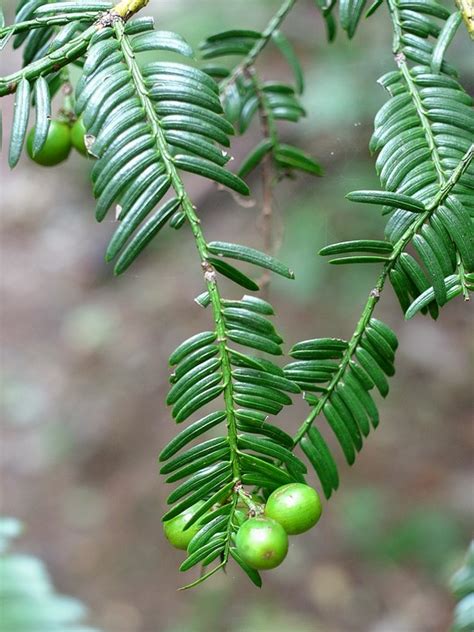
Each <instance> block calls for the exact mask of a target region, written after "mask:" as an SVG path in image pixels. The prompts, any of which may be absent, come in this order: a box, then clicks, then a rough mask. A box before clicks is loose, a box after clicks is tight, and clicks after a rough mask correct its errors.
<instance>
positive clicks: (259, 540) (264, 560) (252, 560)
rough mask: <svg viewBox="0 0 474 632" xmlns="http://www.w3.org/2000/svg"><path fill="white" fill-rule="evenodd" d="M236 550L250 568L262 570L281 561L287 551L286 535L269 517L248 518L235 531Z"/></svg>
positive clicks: (272, 566) (279, 525)
mask: <svg viewBox="0 0 474 632" xmlns="http://www.w3.org/2000/svg"><path fill="white" fill-rule="evenodd" d="M235 543H236V546H237V552H238V553H239V555H240V557H241V558H242V559H243V560H244V562H246V563H247V564H248V565H249V566H250V567H251V568H254V569H256V570H260V571H264V570H269V569H271V568H275V567H276V566H278V565H279V564H281V563H282V562H283V560H284V559H285V557H286V554H287V553H288V536H287V535H286V531H285V530H284V529H283V527H282V526H281V524H279V523H278V522H276V521H275V520H272V519H271V518H265V517H258V518H249V520H247V521H246V522H244V524H243V525H242V526H241V527H240V529H239V530H238V531H237V535H236V538H235Z"/></svg>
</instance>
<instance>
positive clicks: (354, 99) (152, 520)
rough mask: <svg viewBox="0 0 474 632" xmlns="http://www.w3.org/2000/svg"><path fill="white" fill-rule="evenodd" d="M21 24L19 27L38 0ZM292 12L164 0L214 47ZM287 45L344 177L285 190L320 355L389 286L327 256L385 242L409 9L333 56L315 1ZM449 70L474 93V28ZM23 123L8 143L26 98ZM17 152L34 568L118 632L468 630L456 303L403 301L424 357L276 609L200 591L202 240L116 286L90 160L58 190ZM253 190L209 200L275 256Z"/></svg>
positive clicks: (306, 546) (266, 596)
mask: <svg viewBox="0 0 474 632" xmlns="http://www.w3.org/2000/svg"><path fill="white" fill-rule="evenodd" d="M4 4H5V6H6V11H7V21H8V18H10V19H11V16H12V14H13V10H14V3H13V2H10V1H6V2H5V3H4ZM278 6H279V2H278V0H268V1H264V0H259V2H254V1H253V2H250V0H238V1H236V2H233V3H228V2H215V1H213V0H201V1H200V2H199V3H191V2H190V1H189V0H179V1H178V0H175V2H173V3H170V2H165V0H155V1H154V2H151V3H150V6H149V12H151V13H153V14H154V15H155V16H156V18H157V23H158V25H159V26H160V27H161V28H164V29H167V30H176V31H178V32H180V33H181V34H182V35H184V36H185V37H186V38H187V39H188V40H189V41H190V42H191V43H192V44H197V43H198V42H199V41H200V40H202V39H203V38H204V37H205V36H206V35H208V34H211V33H214V32H217V31H220V30H225V29H228V28H236V27H243V28H245V27H247V28H253V29H262V28H263V27H264V25H265V24H266V22H267V20H268V18H269V16H270V15H271V14H272V12H273V11H275V10H276V8H277V7H278ZM284 31H285V33H286V34H287V35H288V36H289V38H290V39H291V40H292V41H293V42H294V43H295V45H296V48H297V50H298V53H299V55H300V56H301V59H302V61H303V65H304V68H305V71H306V85H307V87H306V92H305V95H304V97H303V101H304V104H305V106H306V107H307V110H308V116H307V118H306V119H305V120H304V121H303V123H302V124H300V125H298V126H295V127H291V126H290V125H289V126H287V127H283V128H282V130H283V131H282V133H283V136H284V138H285V139H286V140H289V141H291V142H294V143H295V144H299V146H302V147H305V149H306V150H308V151H310V152H311V153H312V154H313V155H314V156H315V157H316V159H318V160H319V161H320V162H321V163H322V165H323V166H324V169H325V174H326V175H325V177H324V178H322V179H314V180H313V179H311V177H298V179H297V180H294V181H285V182H283V183H281V184H280V185H279V186H278V187H277V189H276V192H275V198H276V202H275V208H276V214H277V221H278V223H279V226H281V229H282V231H281V232H282V237H281V247H280V251H279V257H280V258H281V259H282V260H284V261H285V262H286V263H288V264H289V265H290V266H291V267H292V268H293V269H294V270H295V273H296V281H294V282H289V281H283V282H280V281H276V280H275V281H274V282H272V285H271V300H272V302H273V303H274V305H275V308H276V312H277V318H278V324H279V327H280V329H281V331H282V334H283V337H284V338H285V340H286V341H287V345H288V347H289V346H290V345H291V344H292V343H294V342H296V341H297V340H301V339H304V338H306V337H316V336H330V335H335V336H345V337H348V336H350V335H351V333H352V331H353V328H354V326H355V323H356V321H357V319H358V316H359V314H360V310H361V308H362V306H363V304H364V302H365V299H366V295H367V293H368V291H369V290H370V288H371V287H372V284H373V282H374V278H375V275H376V273H377V272H376V271H375V269H374V268H373V267H370V266H354V267H350V266H349V267H346V268H344V269H341V268H333V267H331V266H329V265H328V264H327V263H326V261H325V260H323V259H321V258H318V256H317V254H316V253H317V251H318V249H319V248H320V247H322V246H323V245H324V244H326V243H330V242H334V241H337V240H343V239H355V238H360V237H364V238H365V237H367V238H369V237H374V238H380V236H381V234H382V231H383V226H384V220H383V218H381V217H380V215H379V213H378V212H377V210H374V209H373V208H369V207H363V206H356V205H351V204H350V203H348V202H347V200H345V199H344V195H345V194H346V193H347V192H348V191H351V190H353V189H356V188H368V189H369V188H378V187H379V184H378V182H377V179H376V177H375V174H374V159H373V157H370V155H369V152H368V149H367V145H368V141H369V138H370V135H371V130H372V121H373V117H374V114H375V112H376V111H377V109H378V108H379V107H380V105H381V104H382V103H383V102H384V100H385V98H386V96H385V94H384V91H383V90H382V88H380V87H379V86H378V85H377V84H376V80H377V78H378V77H379V76H380V75H381V74H383V73H384V72H386V71H387V70H391V69H393V67H394V66H393V62H392V60H391V55H390V47H391V32H390V27H389V21H388V19H387V13H386V9H385V7H382V8H381V9H380V10H379V11H378V12H377V13H376V15H375V16H374V17H373V18H371V19H370V20H369V21H363V22H362V24H361V27H360V29H359V31H358V33H357V34H356V37H355V39H354V41H352V42H347V40H346V37H345V35H344V34H341V33H339V35H338V37H337V40H336V42H335V43H333V44H331V45H328V44H327V43H326V38H325V32H324V26H323V23H322V20H321V18H320V16H319V15H318V12H317V11H316V10H315V8H314V6H313V3H312V2H311V1H310V0H301V2H300V3H298V6H297V8H296V9H295V10H294V12H293V14H292V15H291V16H290V17H289V19H288V20H287V22H286V23H285V26H284ZM449 59H450V61H452V62H453V63H454V65H456V66H457V67H458V68H459V69H460V70H461V77H462V80H463V82H464V85H465V86H466V87H467V88H468V89H471V91H472V88H473V84H474V77H473V75H472V63H471V62H472V58H471V59H470V55H469V40H468V36H467V34H466V32H465V29H463V28H461V29H460V32H459V36H458V38H457V42H456V44H455V45H454V46H453V48H452V49H451V50H450V54H449ZM19 63H20V56H19V55H18V53H14V52H12V51H11V49H8V51H5V52H3V53H2V59H1V64H2V74H5V73H6V72H12V71H13V69H15V68H17V67H18V66H19ZM469 64H471V69H470V67H469ZM260 67H261V69H262V72H263V74H264V76H265V77H267V78H275V79H277V78H284V77H286V78H289V76H290V75H289V71H288V69H287V67H286V66H285V64H284V62H283V61H281V59H280V57H278V55H276V54H275V53H274V51H272V50H270V49H269V50H268V51H267V52H266V53H265V54H264V56H262V60H261V66H260ZM469 71H471V74H469ZM1 105H2V109H3V118H4V135H5V138H4V147H7V146H8V145H7V142H8V134H9V127H10V124H11V114H12V99H11V98H6V99H2V104H1ZM257 137H258V128H252V130H251V131H250V132H249V133H248V135H247V137H246V138H243V139H240V140H239V141H237V142H236V144H235V148H234V154H235V157H236V162H235V164H238V161H239V158H241V157H242V156H243V155H244V154H245V152H246V151H247V150H248V149H249V148H250V147H251V146H253V145H254V144H255V143H256V139H257ZM5 153H6V152H3V155H2V174H1V206H2V214H1V215H2V219H1V228H2V242H1V296H0V299H1V335H2V356H1V369H2V396H1V401H2V408H3V414H2V419H3V421H2V424H3V425H2V436H1V458H2V503H3V506H2V513H3V514H8V515H14V516H17V517H18V518H20V519H21V520H22V521H24V522H25V523H26V525H27V531H26V534H25V535H24V537H23V538H22V539H21V540H20V541H19V542H18V543H17V545H16V548H17V549H21V550H24V551H28V552H30V553H33V554H35V555H37V556H39V557H41V558H42V559H43V560H44V561H45V562H46V563H47V565H48V567H49V569H50V571H51V574H52V576H53V579H54V583H55V585H56V587H57V589H58V590H59V592H62V593H66V594H71V595H75V596H76V597H78V598H80V599H82V600H83V601H84V602H85V603H86V604H88V606H89V607H90V622H91V623H93V624H95V625H97V626H98V627H101V628H102V629H103V630H104V631H106V632H204V631H206V632H207V631H209V630H210V631H212V632H247V631H250V630H252V631H256V632H267V631H268V632H270V631H271V632H280V631H281V632H283V631H285V632H286V631H287V630H292V631H293V632H347V631H350V632H352V631H354V632H366V631H368V632H442V631H445V630H447V629H448V627H449V622H450V620H451V612H452V607H453V601H452V598H451V596H450V594H449V591H448V590H447V588H446V582H447V579H448V578H449V576H450V575H451V573H452V572H453V571H454V570H455V569H456V568H457V567H458V566H459V565H460V563H461V560H462V557H463V554H464V551H465V549H466V547H467V545H468V541H469V538H470V526H471V525H472V517H473V493H472V492H473V486H472V482H473V479H472V468H473V457H472V455H473V452H472V450H473V447H474V445H473V444H474V434H473V426H472V418H471V415H472V404H473V401H472V395H471V394H470V387H471V385H472V377H473V372H472V366H473V364H472V356H473V351H474V348H473V337H472V320H470V316H469V314H468V312H469V309H468V306H466V305H464V304H463V302H462V300H460V299H456V300H455V301H453V302H452V303H450V304H448V305H447V306H446V307H445V308H444V309H443V310H442V313H441V316H440V318H439V321H438V322H437V323H433V322H432V321H431V320H427V319H425V318H423V317H422V316H417V317H416V318H415V319H414V320H413V321H410V322H409V323H405V322H404V320H403V315H402V314H401V312H400V309H399V306H398V303H396V301H395V299H394V296H393V294H392V292H391V289H390V288H388V289H387V291H386V293H385V294H384V297H383V300H382V301H381V303H380V305H379V307H378V309H377V315H378V316H379V317H381V318H382V319H385V320H386V321H387V322H388V323H389V324H390V325H391V326H392V327H393V328H394V329H395V330H396V331H397V333H398V335H399V338H400V348H399V352H398V359H397V374H396V376H395V377H394V378H393V379H392V380H391V389H392V390H391V395H390V396H389V398H388V399H387V401H384V402H383V403H380V409H381V417H382V422H381V425H380V428H379V429H378V430H377V432H376V433H374V434H373V436H371V437H370V440H369V441H368V442H367V444H366V446H365V449H364V450H363V451H362V453H361V454H360V456H359V458H358V460H357V462H356V464H355V466H354V467H353V468H351V469H350V468H348V467H347V466H345V464H344V463H343V459H342V458H341V454H340V451H339V450H338V448H337V447H336V446H335V444H334V443H333V442H332V440H331V443H332V445H334V446H335V451H336V453H337V455H338V457H339V461H338V462H339V464H340V472H341V479H342V482H341V489H340V491H339V492H338V493H337V494H336V495H335V497H334V498H333V499H331V501H330V503H328V504H327V505H326V506H325V509H324V516H323V519H322V520H321V522H320V524H319V525H318V527H317V528H316V529H314V530H312V531H311V532H309V533H307V534H306V535H304V536H301V537H299V538H296V539H293V540H292V543H291V549H290V554H289V555H288V558H287V561H286V562H285V563H284V565H282V566H281V567H280V568H278V569H276V570H275V571H273V572H271V573H267V574H266V575H265V576H264V586H263V588H262V589H261V590H258V589H256V588H254V587H253V586H252V585H250V583H249V582H248V580H247V578H246V577H244V576H243V574H242V573H241V572H240V570H239V569H236V568H235V567H234V565H232V566H230V567H229V570H228V573H227V575H223V574H220V575H218V576H214V577H213V578H212V579H211V580H210V581H209V582H207V583H206V584H205V585H203V586H201V587H199V588H198V589H197V590H194V591H190V592H184V593H183V592H179V593H178V592H176V589H177V587H178V586H180V585H181V584H182V583H183V580H184V577H183V576H182V575H181V576H180V574H179V572H178V570H177V568H178V566H179V563H180V562H181V560H182V557H183V555H182V554H181V552H178V551H175V550H172V549H170V547H169V546H168V545H167V542H166V541H165V539H164V537H163V534H162V529H161V522H160V519H161V515H162V513H163V511H164V508H165V499H166V496H167V494H168V493H169V491H170V489H168V488H167V487H166V486H165V485H164V483H163V480H161V479H160V477H159V475H158V467H157V464H156V460H157V454H158V452H159V451H160V450H161V449H162V448H163V446H164V445H165V444H166V443H167V441H169V439H170V438H171V437H172V436H173V435H174V434H175V427H174V424H173V423H172V421H171V418H170V415H169V411H168V410H167V409H166V407H165V405H164V398H165V394H166V391H167V380H168V369H167V360H166V359H167V357H168V355H169V354H170V352H171V351H172V350H173V349H174V348H175V347H176V346H177V344H178V343H179V342H181V341H182V340H183V339H184V338H186V337H188V336H190V335H192V334H193V333H196V332H198V331H201V330H203V329H206V328H208V327H209V320H208V318H209V315H208V314H207V313H206V311H205V310H203V309H201V308H200V307H198V306H197V305H196V304H195V303H194V302H193V300H192V299H193V297H194V296H196V295H197V294H199V293H200V292H201V291H202V278H201V272H200V268H199V265H198V263H197V258H196V254H195V251H194V245H193V241H192V239H191V238H190V233H189V231H188V230H187V229H186V228H184V229H183V230H181V231H179V232H177V233H175V232H174V231H172V230H171V229H169V230H167V231H166V232H163V234H162V235H161V236H160V238H158V239H157V240H156V241H155V243H154V244H153V245H152V246H151V247H150V248H149V249H148V250H147V252H146V254H144V255H142V256H141V257H140V259H139V260H138V261H137V262H136V263H135V264H134V265H133V266H132V267H131V268H130V270H129V271H128V272H127V273H126V274H125V275H123V276H122V277H120V278H114V277H113V275H112V270H111V267H109V266H107V265H106V264H105V263H104V256H103V255H104V251H105V246H106V244H107V241H108V239H109V237H110V235H111V233H112V231H113V230H114V228H115V227H114V222H113V220H112V219H111V218H109V219H106V220H105V221H104V222H103V223H102V224H100V225H99V224H96V222H95V219H94V216H93V199H92V196H91V194H90V187H89V182H88V171H89V168H90V164H89V163H88V161H87V160H86V159H83V158H81V157H80V156H78V155H74V156H73V155H72V154H71V157H70V159H69V160H68V161H67V162H66V163H65V164H63V165H61V166H60V167H58V168H55V169H51V170H48V169H44V168H42V167H38V166H36V165H35V164H34V163H32V162H31V161H29V160H28V158H27V157H23V158H22V160H21V162H20V164H19V166H18V167H17V168H16V169H15V171H14V172H12V173H10V172H9V171H8V170H7V168H6V160H5ZM251 185H253V187H254V189H253V190H254V192H255V204H254V205H253V206H252V207H249V208H242V207H241V206H239V205H238V204H237V203H236V201H235V200H234V199H233V198H232V197H231V195H230V194H229V193H227V192H223V191H216V189H215V188H213V187H212V186H211V185H208V184H207V183H206V182H204V181H201V180H200V179H199V178H194V179H190V180H189V187H190V190H191V191H192V192H193V198H194V200H195V202H196V204H197V206H198V208H199V212H200V215H201V217H202V219H203V223H204V228H205V232H206V235H207V238H208V239H209V240H210V239H216V238H218V239H222V240H230V241H236V242H241V243H246V244H248V245H251V246H255V247H259V246H260V245H261V237H260V235H259V232H258V229H257V217H258V213H259V204H260V198H259V193H260V191H259V186H260V185H259V178H258V176H257V177H255V178H254V179H253V180H252V181H251ZM226 290H227V288H226ZM233 292H234V290H233V289H232V288H229V291H228V293H229V294H232V293H233ZM305 413H306V406H305V404H304V403H302V402H299V403H297V405H295V406H294V407H292V409H291V410H290V412H289V413H288V412H287V413H286V414H285V412H283V413H282V414H281V416H280V417H279V420H278V421H279V424H280V425H281V426H282V427H284V428H285V429H286V430H287V431H288V432H293V431H295V430H296V428H297V427H298V425H299V424H300V423H301V421H302V419H303V418H304V416H305ZM326 436H328V433H326ZM309 480H310V482H311V481H312V479H311V478H310V479H309ZM313 483H314V484H316V482H315V481H313ZM12 632H13V631H12Z"/></svg>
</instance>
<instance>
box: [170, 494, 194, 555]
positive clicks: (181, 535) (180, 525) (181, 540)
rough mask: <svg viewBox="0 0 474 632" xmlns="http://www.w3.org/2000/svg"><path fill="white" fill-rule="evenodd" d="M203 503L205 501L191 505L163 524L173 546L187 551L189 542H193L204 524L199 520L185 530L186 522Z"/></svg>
mask: <svg viewBox="0 0 474 632" xmlns="http://www.w3.org/2000/svg"><path fill="white" fill-rule="evenodd" d="M202 504H203V501H201V502H199V503H196V504H195V505H193V506H192V507H189V509H186V510H185V511H183V513H180V514H179V515H178V516H175V517H174V518H171V520H167V521H166V522H165V523H164V524H163V531H164V532H165V537H166V539H167V540H168V542H169V543H170V544H171V546H174V547H175V549H181V550H183V551H185V550H186V549H187V548H188V544H189V543H190V542H191V540H192V538H193V537H194V536H195V535H196V533H197V532H198V531H199V530H200V529H201V527H202V524H200V523H199V520H198V521H197V522H195V523H194V524H193V525H191V526H190V527H189V529H186V530H184V527H185V525H186V523H187V522H189V520H191V518H192V517H193V516H194V514H195V513H196V511H197V510H198V509H199V507H201V506H202Z"/></svg>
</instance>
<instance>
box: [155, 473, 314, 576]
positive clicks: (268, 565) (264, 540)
mask: <svg viewBox="0 0 474 632" xmlns="http://www.w3.org/2000/svg"><path fill="white" fill-rule="evenodd" d="M240 495H241V498H242V502H241V503H240V504H239V506H238V507H237V509H236V511H235V514H234V515H235V519H236V522H237V523H238V524H239V525H240V526H239V528H238V530H237V533H236V536H235V545H236V547H237V552H238V554H239V556H240V557H241V558H242V559H243V560H244V561H245V562H246V563H247V564H248V565H249V566H250V567H251V568H254V569H255V570H269V569H272V568H275V567H276V566H279V565H280V564H281V563H282V562H283V560H284V559H285V557H286V554H287V553H288V536H289V535H298V534H300V533H304V532H305V531H308V530H309V529H311V528H312V527H314V525H315V524H316V523H317V522H318V520H319V518H320V516H321V512H322V507H321V500H320V498H319V495H318V493H317V492H316V490H314V489H313V488H312V487H309V485H304V484H303V483H289V484H288V485H283V486H282V487H279V488H278V489H276V490H275V491H274V492H272V493H271V494H270V496H269V497H268V499H267V501H266V503H265V501H264V500H263V498H261V497H260V496H255V495H250V494H247V493H246V492H244V491H241V492H240ZM202 502H203V501H201V503H197V504H196V505H194V506H193V507H190V508H189V509H187V510H186V511H184V512H183V513H182V514H180V515H179V516H176V517H175V518H172V519H171V520H168V521H167V522H165V523H164V532H165V536H166V538H167V539H168V541H169V542H170V544H172V545H173V546H174V547H175V548H177V549H183V550H186V549H187V548H188V545H189V543H190V542H191V540H192V538H193V537H194V536H195V535H196V533H198V532H199V530H200V529H201V526H202V525H200V524H199V521H198V522H197V523H195V524H193V525H192V526H191V527H189V528H188V529H185V525H186V524H187V522H188V521H189V520H190V519H191V518H192V516H193V514H194V513H195V512H196V511H197V509H198V508H199V507H200V506H201V505H202Z"/></svg>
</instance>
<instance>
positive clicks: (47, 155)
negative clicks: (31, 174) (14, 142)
mask: <svg viewBox="0 0 474 632" xmlns="http://www.w3.org/2000/svg"><path fill="white" fill-rule="evenodd" d="M34 136H35V128H33V129H32V130H30V133H29V134H28V137H27V139H26V150H27V152H28V155H29V157H30V158H31V159H32V160H34V161H35V162H37V163H38V164H39V165H43V166H44V167H52V166H54V165H57V164H59V163H60V162H63V160H66V158H67V157H68V156H69V152H70V151H71V130H70V128H69V125H68V124H67V123H63V122H61V121H56V120H54V119H53V120H52V121H51V123H50V125H49V130H48V135H47V137H46V140H45V142H44V145H43V147H42V148H41V149H40V150H39V151H38V152H37V153H36V154H33V140H34Z"/></svg>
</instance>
